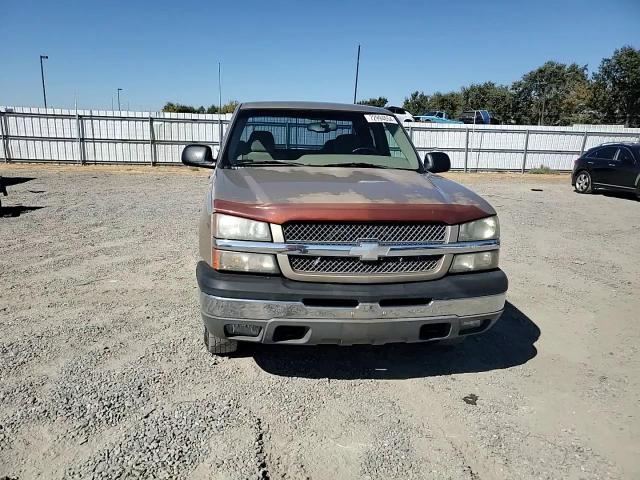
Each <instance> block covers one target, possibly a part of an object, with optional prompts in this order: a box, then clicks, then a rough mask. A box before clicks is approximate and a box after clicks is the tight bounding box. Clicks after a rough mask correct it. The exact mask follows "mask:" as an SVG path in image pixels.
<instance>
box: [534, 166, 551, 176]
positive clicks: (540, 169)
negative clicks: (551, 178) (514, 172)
mask: <svg viewBox="0 0 640 480" xmlns="http://www.w3.org/2000/svg"><path fill="white" fill-rule="evenodd" d="M529 173H533V174H538V175H540V174H549V173H554V171H553V170H551V169H550V168H549V167H547V166H546V165H540V166H539V167H536V168H532V169H531V170H529Z"/></svg>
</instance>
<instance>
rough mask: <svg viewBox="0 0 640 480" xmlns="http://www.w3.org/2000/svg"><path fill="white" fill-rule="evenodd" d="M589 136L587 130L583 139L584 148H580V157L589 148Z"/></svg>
mask: <svg viewBox="0 0 640 480" xmlns="http://www.w3.org/2000/svg"><path fill="white" fill-rule="evenodd" d="M587 136H588V133H587V131H586V130H585V131H584V137H582V146H581V147H580V156H582V154H583V153H584V149H585V147H586V146H587Z"/></svg>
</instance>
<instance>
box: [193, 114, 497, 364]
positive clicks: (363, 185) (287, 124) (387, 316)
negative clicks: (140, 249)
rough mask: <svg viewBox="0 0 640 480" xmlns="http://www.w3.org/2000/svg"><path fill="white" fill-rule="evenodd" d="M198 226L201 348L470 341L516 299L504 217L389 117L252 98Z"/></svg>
mask: <svg viewBox="0 0 640 480" xmlns="http://www.w3.org/2000/svg"><path fill="white" fill-rule="evenodd" d="M182 162H183V163H184V164H186V165H190V166H196V167H202V168H210V169H213V172H212V175H211V178H210V182H209V187H208V189H207V192H206V196H205V201H204V206H203V208H202V212H201V217H200V225H199V230H200V233H199V250H200V260H199V262H198V264H197V267H196V278H197V282H198V286H199V290H200V305H201V312H202V318H203V321H204V327H205V328H204V343H205V345H206V347H207V349H208V350H209V352H210V353H212V354H218V355H222V354H229V353H231V352H234V351H235V350H236V349H237V348H238V342H259V343H268V344H305V345H316V344H325V343H328V344H341V345H352V344H384V343H390V342H425V341H443V342H445V343H458V342H459V341H461V340H462V339H465V338H466V337H467V336H469V335H474V334H478V333H481V332H484V331H486V330H488V329H489V328H490V327H491V326H492V325H493V324H494V323H495V322H496V320H497V319H498V318H499V317H500V315H501V314H502V312H503V309H504V304H505V294H506V291H507V278H506V276H505V274H504V273H503V272H502V271H501V270H500V269H499V268H498V255H499V248H500V228H499V223H498V218H497V216H496V212H495V210H494V209H493V208H492V207H491V206H490V205H489V204H488V203H487V202H486V201H485V200H483V199H482V198H480V197H479V196H478V195H476V194H475V193H473V192H471V191H470V190H468V189H467V188H465V187H463V186H462V185H459V184H458V183H456V182H453V181H451V180H449V179H447V178H444V177H442V176H440V175H437V174H438V173H440V172H445V171H447V170H449V168H450V160H449V157H448V156H447V155H446V154H445V153H443V152H429V153H427V154H426V155H425V156H424V158H421V157H420V156H419V154H418V151H417V150H416V148H415V147H414V145H413V144H412V143H411V140H410V139H409V136H408V135H407V132H406V131H405V130H404V128H403V126H402V125H401V124H400V123H399V122H398V120H397V118H396V117H395V116H394V115H392V114H390V113H389V112H388V111H387V110H385V109H382V108H377V107H369V106H364V105H343V104H332V103H313V102H255V103H244V104H241V105H239V106H238V107H237V109H236V111H235V113H234V114H233V117H232V119H231V122H230V126H229V129H228V132H227V133H226V135H225V137H224V139H223V142H222V145H221V147H220V150H219V153H218V155H217V158H214V157H213V153H212V150H211V148H210V146H208V145H203V144H200V145H188V146H187V147H185V149H184V150H183V152H182Z"/></svg>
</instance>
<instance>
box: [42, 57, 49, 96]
mask: <svg viewBox="0 0 640 480" xmlns="http://www.w3.org/2000/svg"><path fill="white" fill-rule="evenodd" d="M42 60H49V56H48V55H40V76H41V77H42V96H43V98H44V108H47V89H46V88H45V86H44V66H43V65H42Z"/></svg>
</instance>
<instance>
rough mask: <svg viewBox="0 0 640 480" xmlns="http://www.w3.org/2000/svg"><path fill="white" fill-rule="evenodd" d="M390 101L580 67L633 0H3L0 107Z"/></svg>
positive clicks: (599, 50)
mask: <svg viewBox="0 0 640 480" xmlns="http://www.w3.org/2000/svg"><path fill="white" fill-rule="evenodd" d="M358 43H361V44H362V56H361V68H360V84H359V91H358V97H359V98H368V97H371V96H376V97H377V96H380V95H382V96H386V97H387V98H389V100H390V101H391V102H392V103H395V104H399V103H401V102H402V100H403V99H404V97H405V96H407V95H408V94H409V93H410V92H412V91H414V90H423V91H425V92H427V93H431V92H435V91H438V90H440V91H449V90H454V89H458V88H459V87H461V86H463V85H466V84H469V83H471V82H483V81H487V80H493V81H495V82H498V83H510V82H512V81H513V80H516V79H518V78H519V77H520V76H521V75H522V74H523V73H524V72H526V71H529V70H531V69H533V68H535V67H537V66H539V65H541V64H542V63H544V62H545V61H546V60H557V61H560V62H565V63H570V62H577V63H579V64H588V65H589V68H590V70H591V71H592V70H593V69H595V68H596V67H597V65H598V64H599V63H600V60H601V59H602V57H604V56H609V55H611V54H612V53H613V50H614V49H615V48H618V47H621V46H622V45H624V44H630V45H632V46H634V47H636V48H638V47H640V1H639V0H611V1H602V0H600V1H593V0H583V1H549V0H533V1H528V2H519V1H515V2H514V1H490V0H471V1H462V0H455V1H451V0H448V1H440V2H435V1H401V0H386V1H376V0H360V1H347V0H341V1H334V0H324V1H308V0H296V1H287V2H285V1H278V0H271V1H268V0H236V1H217V2H214V1H207V0H186V1H177V0H175V1H167V0H155V1H153V2H152V1H148V2H143V1H134V0H127V1H121V0H116V1H88V0H87V1H79V0H78V1H68V0H56V1H29V0H0V104H3V105H19V106H38V105H41V104H42V91H41V83H40V65H39V55H40V54H47V55H49V60H48V61H47V63H46V66H45V68H46V72H45V73H46V79H47V97H48V100H49V104H50V106H51V105H52V106H58V107H64V106H72V105H73V98H74V92H77V95H78V99H79V106H80V107H82V108H107V107H110V106H111V99H112V96H113V95H114V92H115V90H116V88H117V87H121V88H123V89H124V91H123V93H122V101H123V108H124V106H126V104H127V102H129V103H130V105H131V108H132V109H151V110H156V109H159V108H161V106H162V105H163V104H164V103H165V102H166V101H177V102H181V103H187V104H195V105H201V104H202V105H205V106H206V105H209V104H211V103H217V97H218V94H217V62H218V61H219V60H220V61H221V62H222V72H223V101H227V100H229V99H237V100H240V101H247V100H259V99H265V100H276V99H290V100H321V101H339V102H350V101H351V100H352V97H353V80H354V74H355V56H356V48H357V44H358Z"/></svg>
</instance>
